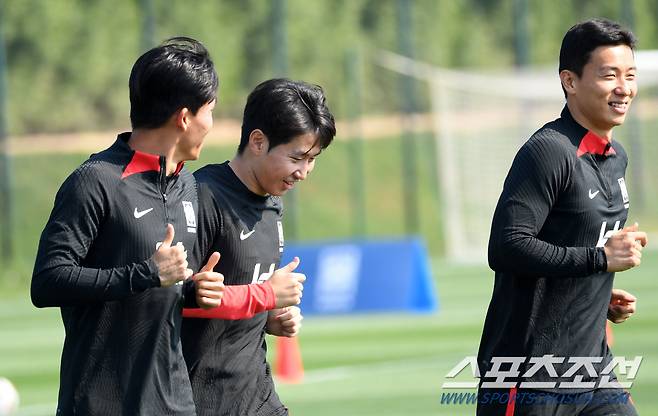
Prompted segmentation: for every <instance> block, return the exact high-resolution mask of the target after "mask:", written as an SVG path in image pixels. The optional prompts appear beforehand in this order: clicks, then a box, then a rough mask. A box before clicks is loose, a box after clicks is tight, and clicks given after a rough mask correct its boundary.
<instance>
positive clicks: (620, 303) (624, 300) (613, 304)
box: [608, 289, 637, 324]
mask: <svg viewBox="0 0 658 416" xmlns="http://www.w3.org/2000/svg"><path fill="white" fill-rule="evenodd" d="M636 301H637V298H636V297H635V296H633V295H631V294H630V293H628V292H626V291H625V290H621V289H612V295H611V296H610V304H609V305H608V319H609V320H610V321H612V322H614V323H616V324H620V323H622V322H624V321H625V320H627V319H628V318H630V317H631V315H633V314H634V313H635V308H636V306H637V303H636Z"/></svg>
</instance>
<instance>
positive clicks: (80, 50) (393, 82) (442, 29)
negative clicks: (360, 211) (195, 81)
mask: <svg viewBox="0 0 658 416" xmlns="http://www.w3.org/2000/svg"><path fill="white" fill-rule="evenodd" d="M150 1H151V4H152V5H153V7H152V10H153V18H154V21H155V38H156V39H157V40H163V39H166V38H168V37H171V36H177V35H187V36H191V37H194V38H197V39H200V40H201V41H203V42H204V43H205V44H206V46H207V47H208V48H209V50H210V51H211V54H212V56H213V59H214V61H215V63H216V66H217V69H218V72H219V74H220V93H219V97H220V99H219V106H218V114H219V115H220V116H232V117H239V116H240V113H241V109H242V106H243V103H244V100H245V97H246V94H247V93H248V92H249V91H250V90H251V89H252V88H253V86H255V85H256V84H257V83H258V82H260V81H261V80H264V79H266V78H270V77H272V76H273V73H274V72H273V59H274V58H273V57H274V54H275V52H276V48H277V45H276V44H275V42H273V27H274V25H275V24H276V22H274V21H273V20H272V14H271V5H272V2H271V1H265V0H189V1H184V2H183V1H176V2H173V1H165V0H150ZM398 1H400V0H287V2H286V10H287V14H286V16H285V23H286V30H287V39H288V42H287V45H288V47H287V53H288V68H289V74H288V76H289V77H291V78H295V79H304V80H307V81H310V82H314V83H317V84H320V85H322V86H323V87H324V88H325V89H326V91H327V94H328V96H329V99H330V104H331V106H332V107H333V109H334V111H335V112H336V113H337V114H338V115H339V116H345V115H346V114H345V112H346V108H347V107H348V106H347V105H346V102H347V100H348V99H349V98H348V97H349V91H347V88H346V85H349V84H350V83H349V82H348V80H346V79H345V77H346V75H345V70H344V68H345V59H346V57H347V56H348V53H349V51H352V50H357V51H359V53H360V55H361V63H362V65H361V71H362V73H363V76H362V79H363V83H362V85H363V93H362V96H363V106H362V108H364V109H365V111H366V112H370V113H373V112H386V111H396V110H397V109H398V108H399V105H400V103H399V94H397V93H396V91H397V89H398V88H399V82H398V79H397V77H396V76H395V75H394V74H391V73H388V72H386V71H384V70H381V69H379V68H377V67H375V66H374V65H373V64H372V62H371V59H370V56H371V53H372V51H374V50H376V49H388V50H397V48H398V44H399V43H398V36H399V32H398V31H399V30H400V28H398V25H397V22H398V20H397V19H396V13H397V10H398V9H397V7H398V6H399V5H398V4H397V2H398ZM513 1H516V0H409V4H410V5H411V7H412V25H411V27H409V28H402V30H408V31H411V34H412V38H413V42H414V48H413V51H414V55H415V57H416V58H417V59H421V60H424V61H427V62H430V63H432V64H436V65H441V66H447V67H464V68H466V67H468V68H482V69H490V68H497V69H500V68H507V67H511V66H512V65H513V62H514V53H515V51H514V42H513V39H514V24H513V23H514V22H513ZM525 1H527V9H528V27H529V38H530V39H528V43H529V52H530V61H531V63H532V64H542V65H547V64H553V63H555V61H556V58H557V55H558V49H559V45H560V42H561V39H562V35H563V34H564V32H565V31H566V30H567V29H568V28H569V27H570V26H571V25H572V24H574V23H576V22H577V21H579V20H582V19H585V18H588V17H594V16H603V17H608V18H611V19H615V20H620V21H626V23H629V24H630V25H632V27H633V28H634V30H635V32H636V34H637V35H638V37H639V38H640V47H641V48H649V49H653V48H658V29H656V25H655V24H654V23H655V21H657V20H658V0H620V1H605V2H602V1H595V0H555V1H551V2H546V1H541V0H525ZM144 4H145V0H113V1H107V0H49V1H43V0H5V1H4V2H3V3H2V6H1V7H2V18H3V29H4V31H5V40H6V52H7V62H8V76H7V79H8V88H9V95H8V97H9V99H8V100H9V101H8V111H9V114H8V115H9V128H10V132H11V133H12V134H26V133H33V132H68V131H78V130H98V129H113V128H119V127H122V128H125V127H127V126H128V125H129V123H128V113H129V109H128V106H129V103H128V91H127V84H128V82H127V80H128V75H129V73H130V68H131V66H132V63H133V62H134V61H135V59H136V58H137V57H138V56H139V55H140V54H141V53H142V52H143V50H142V49H143V46H142V45H143V43H142V38H143V30H144V28H143V27H142V26H143V21H144V15H143V13H144V9H143V5H144ZM628 20H630V21H628ZM392 97H393V98H392Z"/></svg>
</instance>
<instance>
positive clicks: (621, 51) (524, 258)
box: [477, 19, 647, 415]
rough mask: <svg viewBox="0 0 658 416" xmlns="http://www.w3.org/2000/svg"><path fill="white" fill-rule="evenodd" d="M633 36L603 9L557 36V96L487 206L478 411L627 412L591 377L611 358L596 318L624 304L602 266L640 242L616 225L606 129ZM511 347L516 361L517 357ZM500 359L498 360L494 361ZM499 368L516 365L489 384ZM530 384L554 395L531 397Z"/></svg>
mask: <svg viewBox="0 0 658 416" xmlns="http://www.w3.org/2000/svg"><path fill="white" fill-rule="evenodd" d="M634 47H635V37H634V36H633V34H632V33H631V32H629V31H626V30H624V29H622V28H621V27H620V26H619V25H618V24H617V23H614V22H611V21H609V20H605V19H592V20H588V21H585V22H582V23H579V24H577V25H575V26H573V27H572V28H571V29H570V30H569V31H568V32H567V33H566V35H565V37H564V40H563V42H562V47H561V50H560V67H559V74H560V81H561V84H562V89H563V90H564V92H565V96H566V101H567V102H566V106H565V107H564V110H563V111H562V114H561V117H560V118H558V119H557V120H555V121H552V122H550V123H548V124H546V125H545V126H543V127H542V128H541V129H539V130H538V131H537V132H536V133H535V134H533V135H532V137H531V138H530V139H529V140H528V141H527V142H526V143H525V144H524V145H523V146H522V148H521V149H520V150H519V152H518V153H517V155H516V157H515V159H514V162H513V163H512V167H511V169H510V171H509V174H508V176H507V179H506V180H505V184H504V187H503V191H502V194H501V196H500V200H499V201H498V205H497V207H496V211H495V213H494V217H493V222H492V226H491V237H490V240H489V265H490V266H491V268H492V269H493V270H494V271H495V272H496V277H495V284H494V290H493V295H492V299H491V303H490V304H489V310H488V312H487V318H486V321H485V324H484V329H483V332H482V340H481V343H480V350H479V353H478V365H479V369H480V373H481V375H482V379H481V381H480V390H479V397H478V412H477V413H478V415H502V414H506V415H512V414H513V415H544V414H545V415H557V414H560V415H562V414H564V415H567V414H568V415H580V414H582V415H585V414H586V415H609V414H616V415H635V414H636V412H635V409H634V407H633V405H632V402H631V401H630V400H629V397H628V395H627V394H626V393H625V392H624V391H623V390H621V389H620V388H612V389H600V388H598V387H599V386H602V384H601V383H602V376H603V375H604V374H603V370H604V369H605V368H606V366H608V364H609V363H610V362H611V359H612V354H611V352H610V350H609V349H608V346H607V344H606V334H605V323H606V317H609V319H610V320H612V321H613V322H621V321H624V320H625V319H626V318H628V317H629V316H630V314H632V313H633V311H634V308H635V299H634V298H633V297H632V295H630V294H628V293H626V292H623V291H619V290H614V289H612V286H613V279H614V273H615V272H621V271H624V270H627V269H630V268H632V267H636V266H638V265H639V264H640V258H641V255H642V248H643V247H644V246H645V245H646V243H647V236H646V234H645V233H644V232H641V231H639V230H638V226H637V224H635V225H633V226H630V227H626V228H624V223H625V222H626V218H627V215H628V208H629V203H630V202H629V196H628V192H627V189H626V184H625V180H624V175H625V171H626V165H627V161H628V159H627V156H626V153H625V151H624V149H623V147H622V146H621V144H619V142H617V141H616V140H613V138H612V130H613V128H614V127H615V126H618V125H620V124H622V123H623V122H624V120H625V118H626V114H627V112H628V110H629V107H630V104H631V101H632V100H633V98H634V97H635V95H636V93H637V85H636V81H635V72H636V68H635V60H634V53H633V49H634ZM515 357H521V358H518V359H523V360H524V361H523V362H520V363H519V366H518V367H514V364H512V362H514V360H516V359H517V358H515ZM583 357H585V358H588V357H589V358H592V359H593V362H592V364H591V365H592V366H593V368H594V369H595V371H596V375H595V376H593V375H592V374H590V372H589V371H586V370H587V369H586V368H582V367H581V368H579V369H578V370H579V371H577V372H576V373H575V374H573V375H571V376H568V373H567V371H568V370H569V369H571V368H572V367H573V366H574V362H573V361H571V362H570V361H569V360H570V359H572V358H575V359H583ZM501 359H502V361H499V362H506V363H507V364H504V365H503V367H499V366H497V365H494V361H495V360H501ZM506 359H507V361H505V360H506ZM532 359H534V360H535V362H534V363H533V362H530V360H532ZM536 360H540V361H541V360H543V361H542V362H543V363H544V365H540V366H537V365H535V364H537V361H536ZM510 365H511V366H512V368H513V369H514V370H515V371H509V370H510ZM516 370H518V371H516ZM551 370H553V371H551ZM487 373H489V374H487ZM501 373H502V374H506V375H508V374H512V373H516V375H514V376H512V377H504V378H505V380H504V382H506V383H510V384H511V386H512V387H511V388H509V386H508V387H505V388H502V387H503V386H499V383H497V381H496V380H495V379H496V377H497V376H498V375H500V374H501ZM494 374H497V375H494ZM556 374H557V377H556ZM565 374H566V376H565ZM581 377H582V378H581ZM565 387H566V388H565ZM496 393H497V396H494V394H496ZM539 393H541V394H543V395H544V396H542V397H553V398H554V399H555V400H548V401H543V402H542V401H538V400H536V398H537V397H539ZM532 394H534V395H532ZM551 395H553V396H551ZM492 397H505V398H507V399H506V400H504V401H501V400H492ZM531 398H532V400H531ZM620 398H623V399H624V400H620Z"/></svg>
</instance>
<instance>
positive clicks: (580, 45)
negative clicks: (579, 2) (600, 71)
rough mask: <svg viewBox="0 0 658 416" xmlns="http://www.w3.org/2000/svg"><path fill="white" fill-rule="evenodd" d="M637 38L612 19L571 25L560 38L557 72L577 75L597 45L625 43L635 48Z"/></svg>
mask: <svg viewBox="0 0 658 416" xmlns="http://www.w3.org/2000/svg"><path fill="white" fill-rule="evenodd" d="M636 42H637V39H636V38H635V35H633V33H632V32H631V31H630V30H627V29H624V28H622V27H621V25H620V24H619V23H617V22H613V21H612V20H608V19H603V18H595V19H590V20H586V21H584V22H580V23H578V24H576V25H574V26H572V27H571V29H569V30H568V31H567V33H566V34H565V35H564V39H562V46H561V48H560V67H559V69H558V72H562V71H563V70H565V69H566V70H569V71H572V72H574V73H575V74H576V75H578V77H581V76H582V75H583V68H584V67H585V65H586V64H587V63H588V62H589V59H590V57H591V55H592V51H593V50H594V49H596V48H598V47H599V46H616V45H626V46H628V47H629V48H631V49H635V43H636Z"/></svg>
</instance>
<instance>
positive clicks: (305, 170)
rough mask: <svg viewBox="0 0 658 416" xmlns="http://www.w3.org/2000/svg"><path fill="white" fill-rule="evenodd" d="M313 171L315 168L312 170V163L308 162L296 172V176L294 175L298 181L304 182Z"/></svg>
mask: <svg viewBox="0 0 658 416" xmlns="http://www.w3.org/2000/svg"><path fill="white" fill-rule="evenodd" d="M312 169H313V168H312V165H311V163H310V162H309V161H308V160H307V161H306V162H305V163H304V166H302V167H300V168H299V169H297V170H296V171H295V174H294V176H295V179H297V180H298V181H303V180H304V179H306V177H307V176H308V174H309V173H311V170H312Z"/></svg>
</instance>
